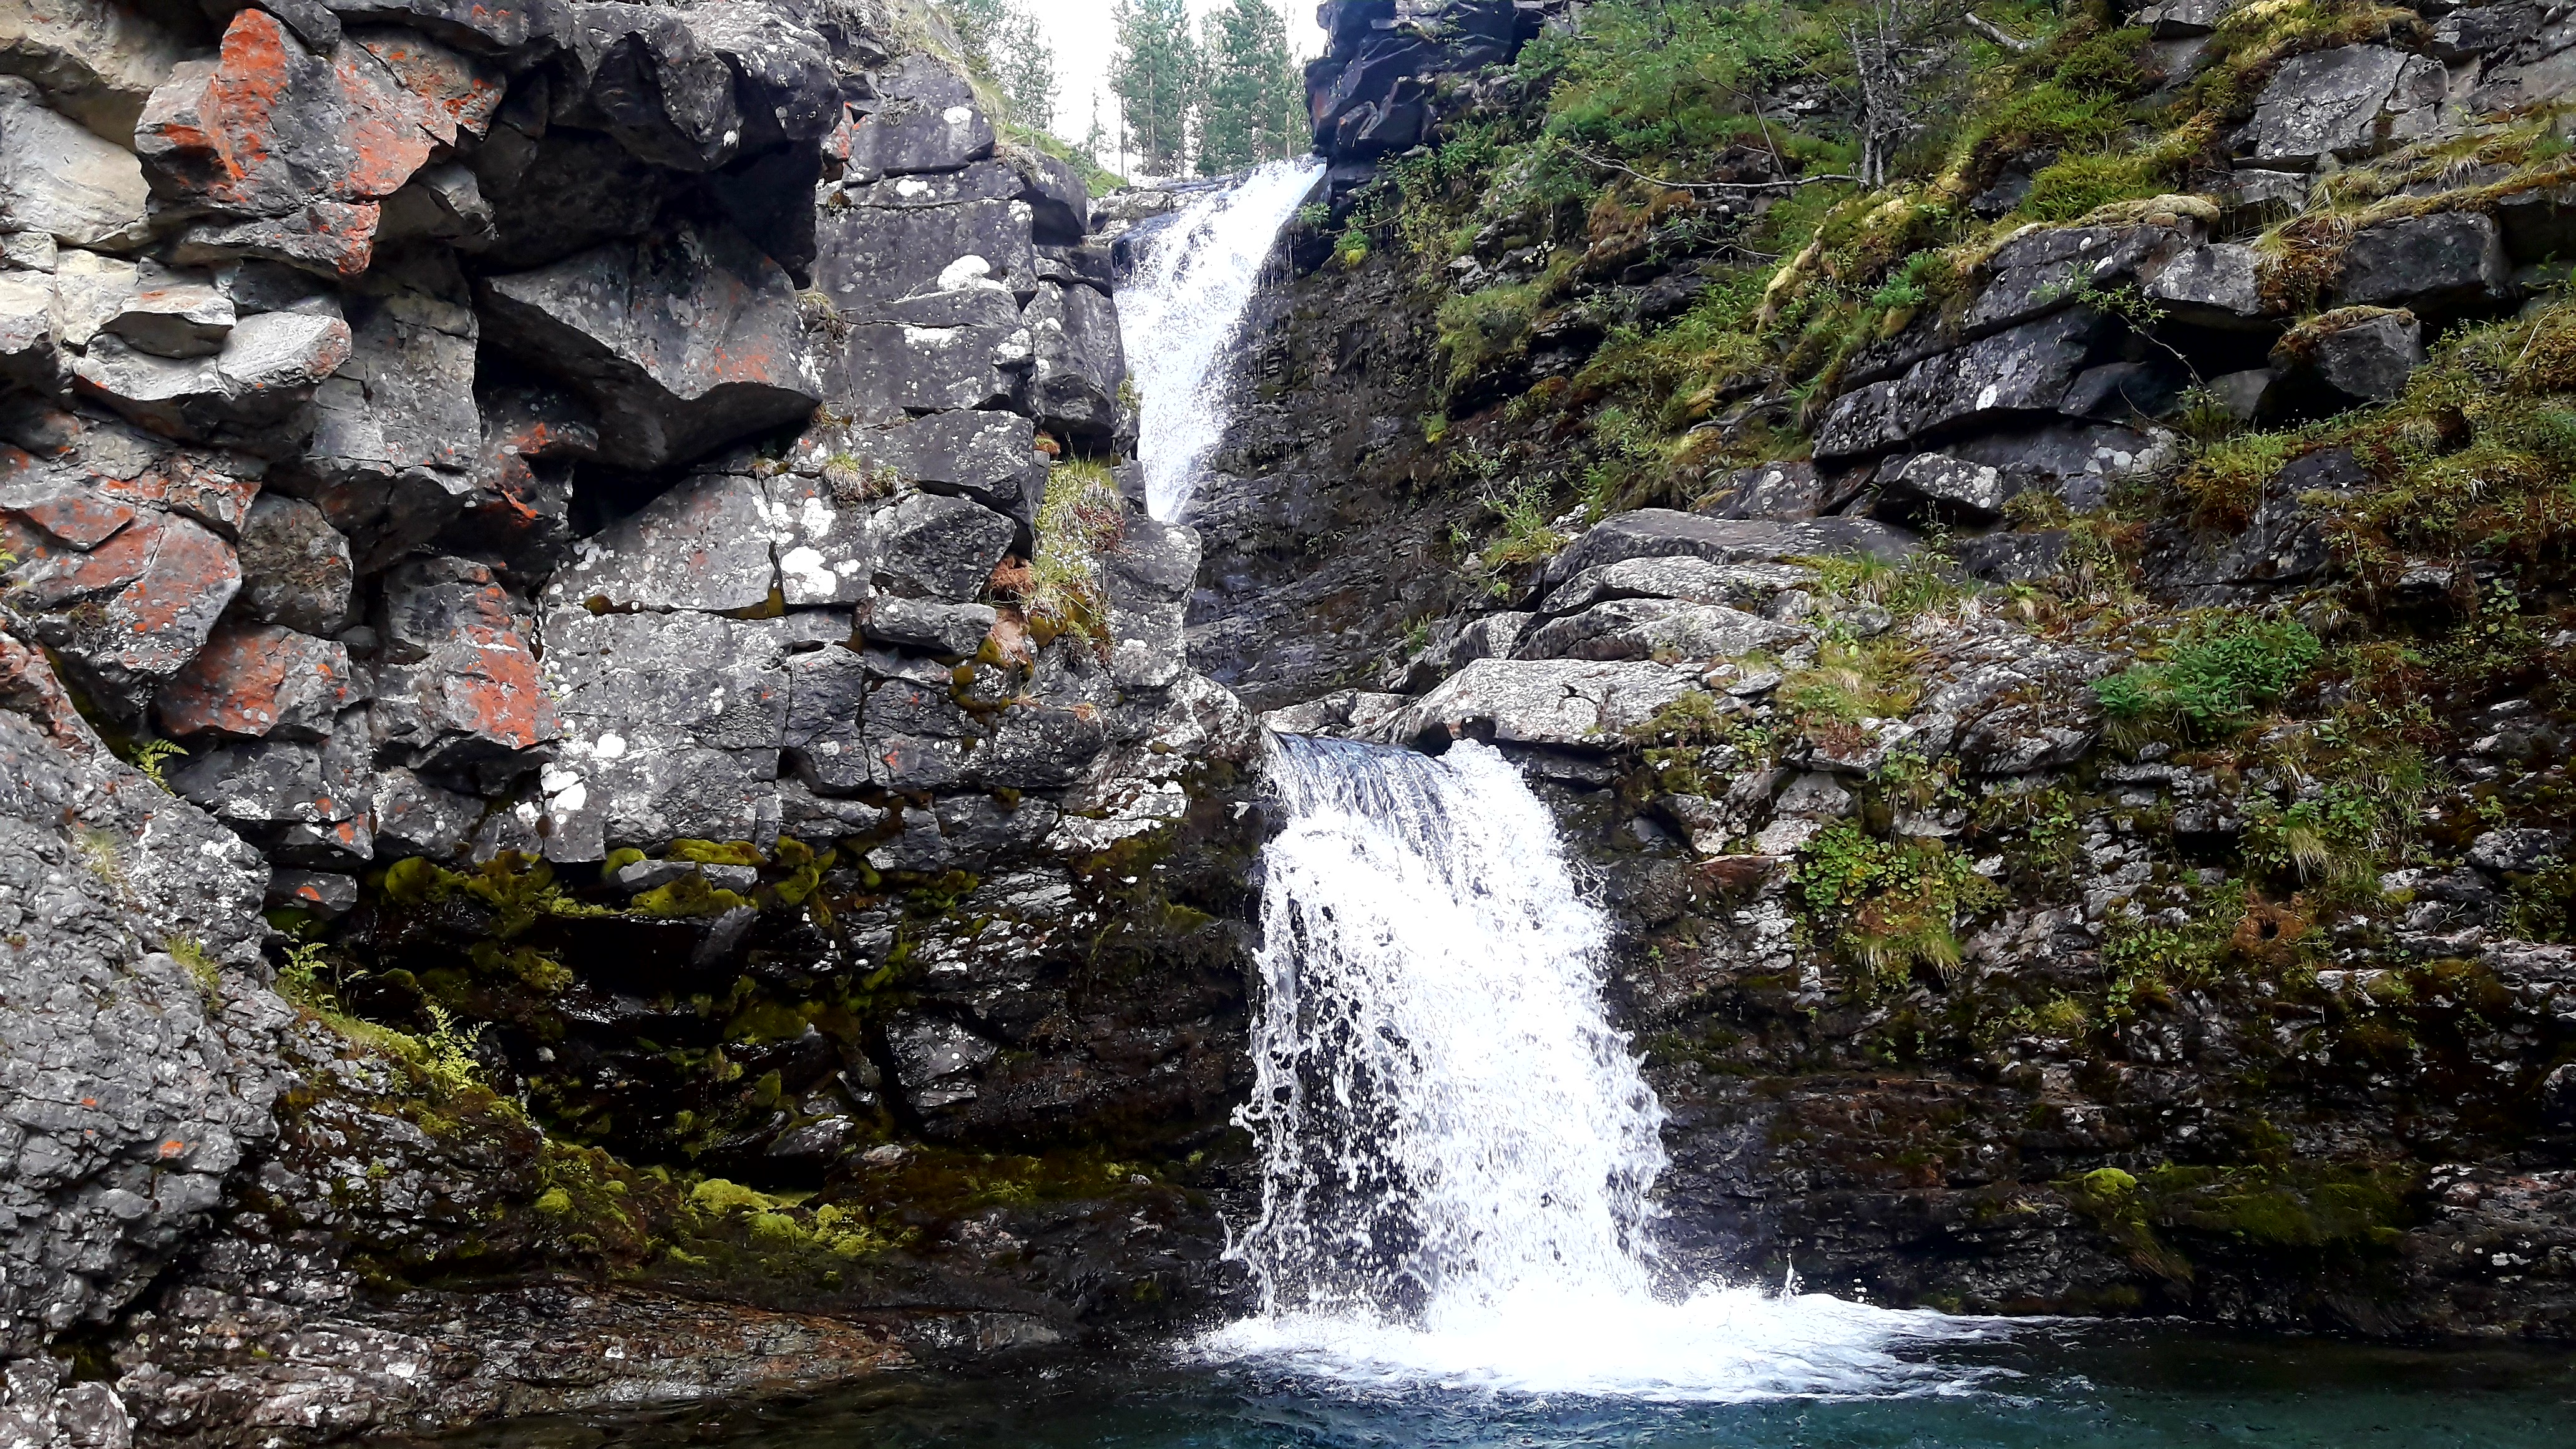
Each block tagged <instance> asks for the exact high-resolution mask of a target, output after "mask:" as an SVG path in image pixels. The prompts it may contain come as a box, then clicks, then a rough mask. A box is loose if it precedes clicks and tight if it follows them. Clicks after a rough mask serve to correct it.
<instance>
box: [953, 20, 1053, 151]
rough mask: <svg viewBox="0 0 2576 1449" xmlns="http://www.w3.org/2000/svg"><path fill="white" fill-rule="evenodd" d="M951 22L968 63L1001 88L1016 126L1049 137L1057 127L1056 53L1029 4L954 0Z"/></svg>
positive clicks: (1044, 28) (1009, 117)
mask: <svg viewBox="0 0 2576 1449" xmlns="http://www.w3.org/2000/svg"><path fill="white" fill-rule="evenodd" d="M949 18H950V19H952V20H954V21H955V22H956V24H957V38H958V39H959V40H961V41H963V42H965V45H966V63H967V64H968V65H970V66H973V67H974V68H975V70H976V72H977V73H978V74H980V75H982V76H983V77H984V78H985V79H986V80H989V81H991V82H992V83H993V84H995V85H997V86H999V87H1001V90H1002V98H1003V99H1004V100H1005V101H1006V102H1007V103H1008V104H1009V108H1010V114H1009V116H1008V117H1007V119H1008V120H1010V121H1011V122H1012V123H1013V124H1015V125H1019V126H1024V127H1026V128H1028V129H1029V130H1032V131H1044V130H1046V129H1048V128H1050V127H1052V126H1053V125H1054V124H1055V90H1056V77H1055V47H1054V46H1052V45H1050V44H1048V43H1047V34H1046V27H1045V26H1043V25H1041V24H1039V23H1038V18H1037V15H1036V14H1035V13H1034V12H1033V11H1031V10H1030V9H1029V7H1028V6H1027V5H1026V4H1025V3H1023V0H953V3H952V4H951V5H950V6H949Z"/></svg>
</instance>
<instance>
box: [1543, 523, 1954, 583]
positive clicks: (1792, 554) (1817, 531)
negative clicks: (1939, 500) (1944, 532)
mask: <svg viewBox="0 0 2576 1449" xmlns="http://www.w3.org/2000/svg"><path fill="white" fill-rule="evenodd" d="M1919 543H1920V541H1919V540H1918V539H1916V537H1915V536H1914V535H1913V534H1911V533H1908V532H1907V531H1905V530H1904V529H1901V528H1895V527H1891V526H1889V525H1887V524H1884V523H1878V522H1874V521H1872V520H1869V519H1861V518H1815V519H1803V520H1795V521H1783V520H1776V519H1736V518H1702V517H1700V516H1699V515H1697V514H1691V513H1677V512H1675V511H1673V510H1672V509H1669V508H1640V509H1638V510H1636V511H1635V512H1633V513H1621V514H1615V515H1613V516H1611V517H1609V518H1606V519H1603V520H1602V521H1601V522H1600V523H1598V524H1596V525H1594V526H1593V527H1592V528H1591V529H1590V530H1589V531H1587V532H1586V533H1585V534H1584V535H1583V536H1582V537H1580V538H1578V539H1576V540H1575V541H1574V542H1573V543H1571V544H1568V545H1567V546H1566V548H1565V551H1564V552H1562V553H1560V554H1558V555H1557V556H1556V558H1555V560H1554V561H1553V562H1551V563H1549V565H1548V566H1547V571H1546V574H1545V576H1544V580H1543V587H1545V588H1548V589H1554V588H1556V587H1558V586H1560V585H1562V584H1564V583H1566V582H1568V581H1569V580H1571V579H1573V578H1574V577H1575V576H1576V575H1577V574H1580V573H1582V572H1584V571H1585V570H1586V569H1593V568H1599V567H1601V566H1603V565H1605V564H1615V563H1620V562H1623V561H1625V560H1628V559H1636V558H1697V559H1705V560H1707V561H1709V562H1711V563H1718V564H1752V563H1786V562H1791V561H1794V560H1797V559H1802V558H1831V557H1835V556H1838V555H1844V554H1867V555H1869V556H1870V557H1872V558H1878V559H1884V560H1888V561H1890V562H1893V561H1895V560H1897V559H1900V558H1903V557H1905V556H1906V555H1907V554H1910V553H1912V552H1914V551H1915V549H1916V548H1917V547H1919Z"/></svg>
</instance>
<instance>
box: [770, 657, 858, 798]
mask: <svg viewBox="0 0 2576 1449" xmlns="http://www.w3.org/2000/svg"><path fill="white" fill-rule="evenodd" d="M785 667H786V671H787V715H786V718H785V721H784V723H783V724H782V725H781V727H780V734H779V744H780V747H781V748H782V749H783V750H784V751H785V752H786V759H787V762H788V764H789V765H790V766H792V767H793V768H794V770H795V772H796V775H797V778H798V779H799V780H801V781H802V782H803V783H804V785H805V786H806V788H807V789H809V790H811V791H813V792H814V793H815V794H817V795H821V796H826V797H830V796H837V795H855V794H857V793H859V792H860V791H862V790H865V789H868V788H870V787H871V786H872V785H873V784H874V783H875V777H874V775H873V773H872V771H871V761H870V760H869V758H868V741H867V735H866V728H865V720H866V716H867V700H868V691H869V690H870V689H871V688H873V687H875V685H876V683H877V679H876V676H874V675H873V674H871V673H870V672H869V669H868V667H867V661H866V660H865V659H864V658H862V657H861V655H860V654H859V653H858V652H857V651H856V650H852V649H817V650H814V651H812V652H811V653H806V654H793V655H790V656H788V658H787V662H786V666H785ZM782 828H783V829H786V830H787V832H788V833H789V834H795V833H796V832H795V828H794V827H793V825H783V826H782ZM800 838H802V837H800Z"/></svg>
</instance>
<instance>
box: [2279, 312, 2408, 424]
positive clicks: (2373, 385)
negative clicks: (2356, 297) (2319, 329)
mask: <svg viewBox="0 0 2576 1449" xmlns="http://www.w3.org/2000/svg"><path fill="white" fill-rule="evenodd" d="M2328 315H2329V317H2331V318H2333V319H2334V320H2335V321H2336V322H2337V324H2338V325H2336V326H2334V327H2333V328H2332V330H2330V331H2326V332H2324V333H2322V334H2316V333H2311V334H2309V335H2308V336H2306V337H2305V338H2304V339H2302V341H2301V343H2300V350H2299V351H2297V352H2285V353H2281V354H2276V356H2275V358H2274V360H2275V362H2276V363H2279V364H2280V365H2282V367H2283V370H2284V371H2285V372H2288V373H2290V374H2291V377H2292V379H2293V380H2300V379H2312V380H2313V381H2314V382H2315V383H2317V384H2322V385H2323V386H2324V387H2325V388H2326V389H2327V391H2328V392H2329V394H2330V395H2331V396H2332V397H2333V398H2335V399H2337V400H2340V401H2342V402H2343V403H2346V404H2351V403H2369V402H2386V401H2387V400H2389V399H2390V398H2394V397H2397V396H2398V395H2400V394H2402V393H2404V392H2405V391H2406V382H2407V379H2408V378H2410V377H2412V376H2413V375H2414V373H2415V369H2416V368H2417V367H2418V366H2420V365H2421V364H2422V363H2423V361H2424V327H2423V324H2422V323H2421V322H2420V321H2418V320H2417V319H2416V316H2415V314H2414V313H2412V312H2408V311H2403V310H2399V311H2379V310H2376V309H2359V311H2358V314H2357V315H2351V316H2343V315H2340V314H2328Z"/></svg>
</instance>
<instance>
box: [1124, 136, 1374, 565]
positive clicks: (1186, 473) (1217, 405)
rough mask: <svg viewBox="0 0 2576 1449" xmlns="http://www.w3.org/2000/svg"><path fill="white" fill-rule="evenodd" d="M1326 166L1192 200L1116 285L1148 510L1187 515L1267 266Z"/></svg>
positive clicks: (1272, 174) (1264, 172) (1289, 170)
mask: <svg viewBox="0 0 2576 1449" xmlns="http://www.w3.org/2000/svg"><path fill="white" fill-rule="evenodd" d="M1323 169H1324V163H1323V162H1321V161H1318V160H1314V159H1311V158H1310V159H1307V160H1303V161H1273V162H1271V163H1270V164H1269V165H1267V166H1263V167H1261V168H1260V169H1258V170H1256V171H1254V172H1252V173H1251V174H1250V175H1249V176H1246V177H1245V178H1244V179H1243V181H1242V182H1241V183H1240V184H1239V185H1236V186H1233V187H1230V188H1228V189H1226V190H1223V191H1213V192H1210V193H1208V194H1207V195H1206V196H1203V197H1201V198H1200V199H1199V200H1197V201H1195V202H1192V203H1191V204H1190V206H1189V207H1188V208H1187V209H1186V210H1184V211H1183V212H1182V213H1181V214H1180V215H1179V216H1178V217H1176V218H1174V219H1173V220H1172V222H1171V223H1170V224H1169V225H1167V226H1165V227H1164V228H1163V230H1162V231H1161V232H1160V233H1159V234H1157V235H1156V236H1155V237H1154V238H1153V240H1152V241H1151V242H1150V244H1149V245H1148V246H1147V247H1146V250H1145V255H1144V257H1143V258H1142V259H1141V261H1140V262H1139V263H1138V265H1137V268H1136V273H1135V275H1134V276H1133V277H1131V278H1130V279H1128V280H1127V281H1126V282H1125V283H1123V284H1122V285H1121V286H1120V287H1119V288H1118V326H1119V330H1120V331H1121V332H1122V333H1124V334H1125V335H1126V338H1127V368H1128V371H1129V372H1130V373H1131V374H1132V375H1133V376H1134V377H1135V380H1136V393H1137V398H1138V402H1139V404H1140V411H1141V413H1142V415H1143V416H1142V423H1141V427H1140V432H1141V434H1142V436H1141V437H1140V438H1139V446H1138V448H1137V454H1138V458H1139V460H1140V461H1141V462H1142V463H1143V464H1144V467H1145V500H1146V506H1147V507H1148V509H1150V510H1151V512H1152V513H1153V515H1154V516H1155V517H1156V518H1159V519H1162V520H1163V521H1165V522H1167V523H1173V522H1179V521H1181V519H1182V516H1183V515H1184V514H1185V513H1187V512H1188V510H1189V506H1190V502H1191V500H1192V499H1193V498H1195V497H1196V496H1197V494H1198V488H1199V482H1200V475H1201V474H1202V472H1203V471H1204V470H1205V469H1206V467H1207V461H1208V459H1209V457H1210V456H1212V455H1213V454H1214V453H1215V452H1216V448H1217V443H1218V441H1219V439H1221V438H1222V437H1223V435H1224V432H1225V423H1226V404H1227V400H1228V399H1227V393H1228V391H1229V389H1230V388H1231V386H1232V382H1233V379H1232V376H1231V375H1230V374H1229V373H1228V371H1227V370H1226V365H1225V364H1226V362H1227V360H1228V359H1229V358H1230V357H1231V356H1232V355H1233V350H1234V343H1235V339H1236V335H1237V334H1238V333H1240V332H1241V331H1242V329H1243V319H1244V314H1245V313H1246V312H1247V311H1249V310H1250V309H1251V306H1252V297H1253V293H1254V292H1255V291H1257V290H1258V289H1259V287H1260V284H1261V266H1262V263H1263V262H1264V261H1266V260H1268V258H1269V256H1270V249H1271V248H1272V247H1273V246H1274V245H1276V244H1277V242H1278V240H1279V233H1280V231H1281V230H1282V229H1283V228H1285V227H1286V226H1287V225H1288V220H1289V218H1290V217H1292V216H1294V215H1296V212H1297V207H1298V205H1299V203H1301V202H1303V201H1304V200H1305V199H1306V194H1307V193H1308V192H1310V191H1312V190H1314V189H1315V178H1316V177H1318V176H1320V175H1322V174H1323Z"/></svg>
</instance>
